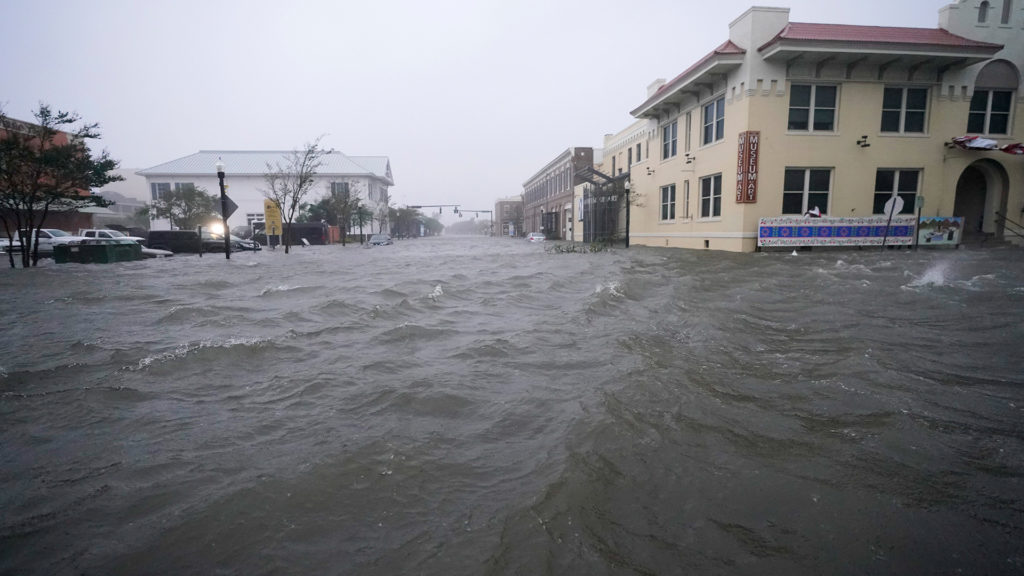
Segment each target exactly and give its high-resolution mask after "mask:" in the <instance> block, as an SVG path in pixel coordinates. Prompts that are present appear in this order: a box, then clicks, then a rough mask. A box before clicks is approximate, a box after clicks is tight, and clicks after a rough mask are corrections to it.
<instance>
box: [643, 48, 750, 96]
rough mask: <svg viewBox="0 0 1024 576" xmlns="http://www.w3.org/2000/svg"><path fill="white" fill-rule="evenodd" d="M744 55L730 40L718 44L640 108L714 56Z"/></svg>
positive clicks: (744, 51) (743, 51)
mask: <svg viewBox="0 0 1024 576" xmlns="http://www.w3.org/2000/svg"><path fill="white" fill-rule="evenodd" d="M746 53H747V51H746V50H744V49H743V48H740V47H739V46H737V45H735V44H733V43H732V41H731V40H726V41H725V42H723V43H722V44H720V45H719V46H718V47H717V48H715V49H714V50H712V51H711V52H708V53H707V54H706V55H705V56H704V57H703V58H701V59H700V60H697V61H696V62H695V63H694V64H693V65H692V66H690V67H689V68H687V69H686V70H683V72H682V73H681V74H679V75H678V76H676V77H675V78H673V79H672V81H671V82H666V83H665V84H663V85H662V86H661V87H660V88H658V90H657V91H656V92H655V93H654V94H653V95H651V97H650V98H648V99H647V100H646V101H645V102H644V103H643V104H641V105H640V108H643V107H644V106H647V104H648V103H650V102H654V101H655V100H657V99H658V98H660V97H661V96H662V95H663V94H664V93H665V91H666V90H670V89H671V88H673V87H675V85H676V84H677V83H678V82H679V81H681V80H682V79H683V78H686V77H687V76H688V75H689V74H690V73H691V72H694V71H695V70H698V69H700V68H701V67H702V66H704V65H705V64H707V63H708V62H709V61H710V60H711V59H712V58H714V57H715V56H720V55H722V54H746ZM638 109H639V108H638Z"/></svg>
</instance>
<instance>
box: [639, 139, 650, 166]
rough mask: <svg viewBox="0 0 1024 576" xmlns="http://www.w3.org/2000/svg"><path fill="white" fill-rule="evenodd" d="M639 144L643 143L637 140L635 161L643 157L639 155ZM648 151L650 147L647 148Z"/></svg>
mask: <svg viewBox="0 0 1024 576" xmlns="http://www.w3.org/2000/svg"><path fill="white" fill-rule="evenodd" d="M640 144H643V142H638V143H637V145H636V161H637V162H639V161H641V160H643V158H641V157H640V152H641V148H640ZM650 151H651V150H650V148H648V149H647V152H648V153H650Z"/></svg>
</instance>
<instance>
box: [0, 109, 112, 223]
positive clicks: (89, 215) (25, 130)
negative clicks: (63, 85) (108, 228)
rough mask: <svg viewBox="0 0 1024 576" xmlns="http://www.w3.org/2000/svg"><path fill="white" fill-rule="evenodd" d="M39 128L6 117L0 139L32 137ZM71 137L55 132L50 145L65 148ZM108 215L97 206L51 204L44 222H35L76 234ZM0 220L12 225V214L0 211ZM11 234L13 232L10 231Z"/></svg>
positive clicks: (84, 193)
mask: <svg viewBox="0 0 1024 576" xmlns="http://www.w3.org/2000/svg"><path fill="white" fill-rule="evenodd" d="M38 128H39V126H38V125H37V124H34V123H32V122H26V121H24V120H18V119H16V118H10V117H7V116H4V117H3V123H2V124H0V138H4V137H5V136H6V135H7V134H8V133H19V134H25V135H29V136H31V135H33V134H35V133H36V130H37V129H38ZM72 137H73V136H72V135H71V134H69V133H67V132H64V131H62V130H56V131H55V134H54V135H53V138H52V139H51V140H50V142H49V143H50V144H51V145H53V146H66V145H68V144H69V143H71V142H72ZM32 141H33V142H34V143H38V141H37V140H35V139H33V140H32ZM75 194H77V196H89V195H90V191H89V190H85V189H82V190H77V191H76V192H75V193H74V194H72V195H75ZM30 212H31V213H32V214H33V218H36V217H38V216H39V215H40V214H41V213H40V211H39V209H38V208H36V207H33V208H32V209H31V210H30ZM103 214H110V212H109V210H108V209H107V208H102V207H99V206H88V207H85V208H78V209H68V207H67V206H64V207H62V206H61V205H60V204H59V203H56V202H55V203H53V204H51V205H50V207H49V209H48V210H47V213H46V218H45V220H42V221H39V222H36V224H37V225H38V226H39V227H44V228H57V229H60V230H67V231H71V232H77V231H78V229H79V228H92V227H93V219H94V217H95V216H96V215H103ZM0 219H2V220H4V221H6V222H7V223H8V225H13V223H14V222H15V218H14V214H13V213H9V212H8V211H7V210H6V209H0ZM6 232H7V231H5V230H0V236H3V237H6ZM10 232H11V233H13V231H10Z"/></svg>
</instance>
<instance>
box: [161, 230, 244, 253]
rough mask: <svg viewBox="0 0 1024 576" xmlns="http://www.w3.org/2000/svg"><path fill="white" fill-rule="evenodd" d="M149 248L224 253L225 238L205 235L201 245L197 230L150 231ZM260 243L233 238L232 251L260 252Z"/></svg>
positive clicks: (217, 235)
mask: <svg viewBox="0 0 1024 576" xmlns="http://www.w3.org/2000/svg"><path fill="white" fill-rule="evenodd" d="M147 244H148V246H149V247H150V248H155V249H158V250H170V251H171V252H199V247H200V245H201V246H202V250H203V252H223V251H224V237H223V236H221V235H219V234H212V235H211V234H205V233H204V234H203V236H202V244H200V236H199V233H198V232H196V231H195V230H150V231H149V241H148V243H147ZM260 248H261V247H260V245H259V243H258V242H253V241H251V240H243V239H241V238H239V237H238V236H231V251H232V252H241V251H243V250H259V249H260Z"/></svg>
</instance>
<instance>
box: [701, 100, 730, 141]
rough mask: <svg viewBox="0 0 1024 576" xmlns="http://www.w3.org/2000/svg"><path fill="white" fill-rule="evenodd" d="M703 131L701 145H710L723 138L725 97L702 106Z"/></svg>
mask: <svg viewBox="0 0 1024 576" xmlns="http://www.w3.org/2000/svg"><path fill="white" fill-rule="evenodd" d="M703 126H704V130H703V133H702V136H701V140H700V142H701V144H704V145H706V144H711V143H712V142H718V141H719V140H721V139H723V138H725V96H719V97H718V98H716V99H715V100H712V101H711V102H708V103H707V104H705V105H704V124H703Z"/></svg>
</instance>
